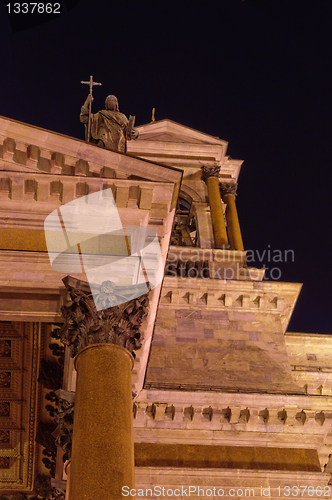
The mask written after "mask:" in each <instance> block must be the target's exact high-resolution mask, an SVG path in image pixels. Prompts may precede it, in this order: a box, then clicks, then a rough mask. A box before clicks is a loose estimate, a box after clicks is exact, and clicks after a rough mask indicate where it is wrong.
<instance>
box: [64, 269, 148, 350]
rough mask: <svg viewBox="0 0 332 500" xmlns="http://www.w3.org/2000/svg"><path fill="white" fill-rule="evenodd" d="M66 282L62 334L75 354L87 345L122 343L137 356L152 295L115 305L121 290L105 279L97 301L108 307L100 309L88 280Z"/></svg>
mask: <svg viewBox="0 0 332 500" xmlns="http://www.w3.org/2000/svg"><path fill="white" fill-rule="evenodd" d="M62 281H63V282H64V284H65V287H66V289H67V292H68V293H67V295H66V298H65V302H64V305H63V306H62V307H61V312H62V314H63V317H64V319H65V324H64V326H63V327H62V328H61V330H60V331H59V337H60V338H61V340H62V342H63V343H64V344H65V345H67V346H68V347H69V349H70V351H71V355H72V357H75V356H76V354H77V353H78V352H79V351H80V350H81V349H83V348H84V347H86V346H88V345H92V344H98V343H110V344H117V345H120V346H122V347H125V348H126V349H128V351H129V352H130V353H131V354H132V355H133V356H134V357H135V353H134V351H136V350H138V349H139V348H140V347H141V346H142V341H143V336H142V333H141V331H140V328H141V325H142V323H143V321H144V319H145V318H146V316H147V314H148V309H147V308H148V304H149V297H148V294H147V293H146V294H144V295H142V296H141V297H139V298H135V299H132V300H129V301H128V302H125V303H122V304H120V305H117V306H114V307H112V303H114V294H116V292H117V291H116V288H115V287H114V284H113V283H112V282H110V281H105V282H103V283H102V285H101V286H100V289H99V290H100V293H99V296H98V297H97V302H98V301H99V303H100V304H101V305H102V307H105V306H106V307H105V309H103V310H101V311H97V309H96V305H95V302H94V300H93V297H92V293H91V290H90V287H89V284H88V283H87V282H85V281H81V280H78V279H76V278H73V277H71V276H66V278H64V279H63V280H62Z"/></svg>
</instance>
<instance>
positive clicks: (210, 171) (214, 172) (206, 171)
mask: <svg viewBox="0 0 332 500" xmlns="http://www.w3.org/2000/svg"><path fill="white" fill-rule="evenodd" d="M202 170H203V173H202V180H203V181H204V182H206V181H207V179H208V178H209V177H216V178H217V179H219V173H220V167H218V166H216V167H207V166H206V165H204V166H203V167H202Z"/></svg>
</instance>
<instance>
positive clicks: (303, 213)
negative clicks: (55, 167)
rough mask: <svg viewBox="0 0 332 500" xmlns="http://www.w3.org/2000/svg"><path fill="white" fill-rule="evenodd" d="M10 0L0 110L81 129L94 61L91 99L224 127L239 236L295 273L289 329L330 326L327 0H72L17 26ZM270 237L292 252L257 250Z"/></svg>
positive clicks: (269, 245) (330, 8)
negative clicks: (113, 99)
mask: <svg viewBox="0 0 332 500" xmlns="http://www.w3.org/2000/svg"><path fill="white" fill-rule="evenodd" d="M8 3H9V1H8V0H7V1H5V2H4V3H2V4H0V19H1V21H0V51H1V57H0V64H1V72H0V74H1V77H0V78H1V95H0V115H2V116H5V117H8V118H12V119H15V120H19V121H22V122H25V123H28V124H32V125H36V126H38V127H42V128H46V129H49V130H53V131H56V132H61V133H63V134H67V135H69V136H72V137H77V138H80V139H83V138H84V128H83V126H82V124H80V122H79V112H80V108H81V105H82V104H83V102H84V100H85V98H86V95H87V93H88V87H87V86H84V85H81V83H80V81H81V80H88V79H89V75H90V74H92V75H93V77H94V79H95V81H97V82H102V84H103V85H102V87H95V90H94V97H95V100H94V103H93V111H94V112H96V111H98V110H99V109H102V108H103V107H104V100H105V97H106V96H107V95H108V94H115V95H116V96H117V97H118V100H119V105H120V111H122V112H123V113H125V114H126V115H127V116H128V115H129V114H132V115H135V116H136V125H142V124H145V123H148V122H150V120H151V110H152V108H153V107H155V108H156V120H162V119H165V118H168V119H170V120H173V121H176V122H178V123H181V124H183V125H186V126H189V127H192V128H194V129H197V130H200V131H202V132H205V133H208V134H211V135H213V136H218V137H220V138H221V139H223V140H225V141H228V142H229V147H228V154H229V155H230V156H231V157H232V158H236V159H243V160H244V163H243V165H242V169H241V174H240V178H239V188H238V196H237V206H238V212H239V219H240V224H241V228H242V236H243V240H244V246H245V249H246V250H249V249H250V250H252V253H255V255H256V265H257V267H262V264H265V266H266V267H268V268H271V267H278V268H280V270H281V277H280V281H286V282H287V281H292V282H300V283H304V285H303V288H302V291H301V294H300V298H299V301H298V303H297V306H296V308H295V312H294V314H293V318H292V320H291V323H290V325H289V328H288V330H289V331H299V332H310V333H332V321H331V319H332V315H331V311H332V305H331V283H332V276H331V262H330V261H331V258H330V251H331V239H332V237H331V198H332V192H331V180H332V179H331V164H332V154H331V153H332V151H331V149H332V148H331V139H330V136H331V134H332V98H331V95H332V69H331V68H332V0H313V1H307V0H299V1H297V0H261V1H259V0H244V1H242V0H219V1H209V0H206V1H204V2H193V1H187V0H178V1H177V2H173V1H172V0H168V1H167V2H165V1H163V0H158V1H157V0H155V1H151V0H144V1H138V0H137V1H130V2H129V1H121V2H118V1H115V0H113V1H110V0H108V1H106V0H103V1H102V0H96V1H92V0H80V1H79V2H78V3H77V5H76V6H75V7H73V8H72V9H71V10H68V11H67V13H65V14H64V15H61V16H59V17H58V18H56V19H54V20H51V21H49V22H46V23H44V24H41V25H39V26H35V27H32V28H30V29H25V30H21V31H16V32H13V31H12V28H11V25H10V23H9V18H8V16H7V14H6V7H5V4H8ZM74 3H75V2H74ZM67 5H68V4H67ZM26 19H27V20H28V17H27V18H26ZM34 19H35V17H34ZM264 250H265V258H264V259H263V263H260V262H259V258H258V253H257V252H259V254H260V255H262V253H263V252H264ZM268 250H270V252H271V256H272V255H276V252H275V251H276V250H280V252H281V254H282V255H284V252H285V251H286V250H293V251H294V262H292V261H291V259H288V262H272V263H271V262H268ZM273 252H274V253H273ZM279 255H280V253H279ZM288 255H290V254H289V253H288ZM283 260H284V259H283ZM250 264H251V265H254V263H250ZM268 274H269V273H268ZM278 274H279V273H277V272H276V271H275V276H277V275H278Z"/></svg>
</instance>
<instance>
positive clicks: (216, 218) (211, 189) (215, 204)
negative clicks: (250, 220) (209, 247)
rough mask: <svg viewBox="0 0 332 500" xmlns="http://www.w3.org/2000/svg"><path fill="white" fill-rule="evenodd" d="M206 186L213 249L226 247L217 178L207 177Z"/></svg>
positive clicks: (225, 234) (226, 241) (225, 233)
mask: <svg viewBox="0 0 332 500" xmlns="http://www.w3.org/2000/svg"><path fill="white" fill-rule="evenodd" d="M206 185H207V189H208V194H209V204H210V209H211V219H212V227H213V234H214V243H215V248H223V247H225V246H226V247H228V239H227V232H226V226H225V219H224V213H223V208H222V203H221V197H220V192H219V181H218V179H217V177H213V176H210V177H208V178H207V179H206Z"/></svg>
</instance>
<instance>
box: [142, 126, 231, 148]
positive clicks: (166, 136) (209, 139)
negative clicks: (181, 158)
mask: <svg viewBox="0 0 332 500" xmlns="http://www.w3.org/2000/svg"><path fill="white" fill-rule="evenodd" d="M137 129H138V130H139V133H140V135H139V140H140V141H141V140H143V141H160V142H175V143H176V142H180V143H190V144H218V145H221V146H223V147H224V148H225V150H226V148H227V145H228V143H227V142H226V141H223V140H222V139H219V137H214V136H212V135H209V134H205V133H203V132H200V131H198V130H194V129H192V128H190V127H186V126H185V125H181V124H180V123H176V122H173V121H171V120H161V121H157V122H154V123H148V124H147V125H141V126H140V127H137Z"/></svg>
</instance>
